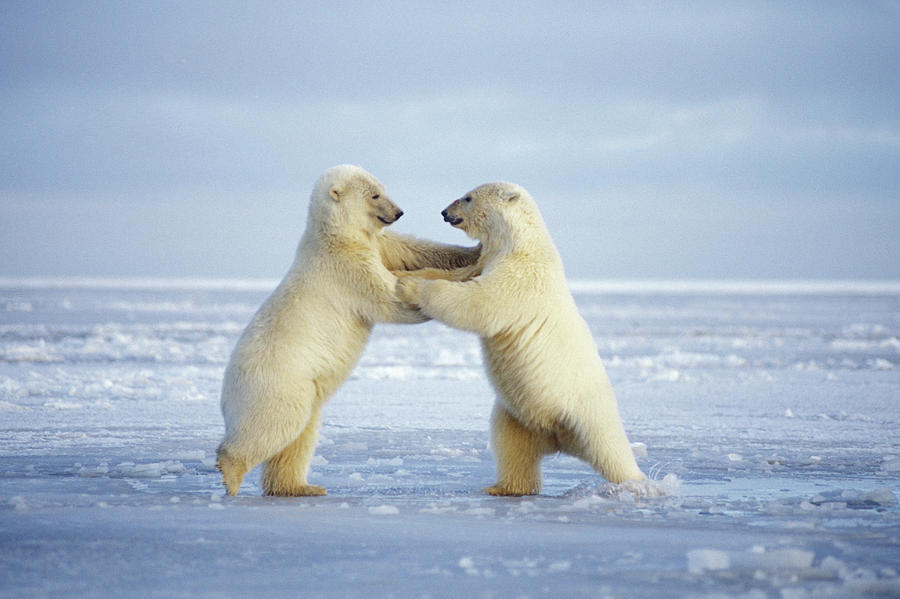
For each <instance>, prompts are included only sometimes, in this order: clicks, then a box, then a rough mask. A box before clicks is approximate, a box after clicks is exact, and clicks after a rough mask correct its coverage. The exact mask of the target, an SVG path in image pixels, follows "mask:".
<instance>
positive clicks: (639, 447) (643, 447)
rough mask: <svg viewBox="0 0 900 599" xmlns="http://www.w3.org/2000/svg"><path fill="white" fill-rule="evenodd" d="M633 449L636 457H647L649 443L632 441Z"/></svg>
mask: <svg viewBox="0 0 900 599" xmlns="http://www.w3.org/2000/svg"><path fill="white" fill-rule="evenodd" d="M631 451H632V453H634V457H636V458H646V457H647V444H646V443H640V442H638V443H632V444H631Z"/></svg>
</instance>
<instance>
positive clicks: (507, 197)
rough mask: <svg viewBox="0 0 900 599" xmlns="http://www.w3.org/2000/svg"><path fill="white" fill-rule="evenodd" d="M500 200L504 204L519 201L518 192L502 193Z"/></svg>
mask: <svg viewBox="0 0 900 599" xmlns="http://www.w3.org/2000/svg"><path fill="white" fill-rule="evenodd" d="M500 199H501V200H503V201H505V202H515V201H516V200H518V199H519V192H518V191H504V192H503V194H502V195H501V196H500Z"/></svg>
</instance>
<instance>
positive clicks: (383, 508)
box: [369, 505, 400, 516]
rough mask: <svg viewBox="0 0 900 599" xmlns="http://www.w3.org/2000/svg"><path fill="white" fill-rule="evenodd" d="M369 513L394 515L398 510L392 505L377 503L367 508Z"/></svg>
mask: <svg viewBox="0 0 900 599" xmlns="http://www.w3.org/2000/svg"><path fill="white" fill-rule="evenodd" d="M369 513H370V514H372V515H373V516H394V515H397V514H399V513H400V510H399V509H397V507H396V506H393V505H377V506H373V507H370V508H369Z"/></svg>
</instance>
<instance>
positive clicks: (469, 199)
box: [463, 196, 472, 202]
mask: <svg viewBox="0 0 900 599" xmlns="http://www.w3.org/2000/svg"><path fill="white" fill-rule="evenodd" d="M463 200H465V201H466V202H471V201H472V196H466V197H464V198H463Z"/></svg>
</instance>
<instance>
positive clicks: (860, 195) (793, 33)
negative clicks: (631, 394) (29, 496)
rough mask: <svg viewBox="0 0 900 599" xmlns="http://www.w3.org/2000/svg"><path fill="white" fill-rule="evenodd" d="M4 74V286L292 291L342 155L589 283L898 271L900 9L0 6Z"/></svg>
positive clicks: (403, 193) (405, 200)
mask: <svg viewBox="0 0 900 599" xmlns="http://www.w3.org/2000/svg"><path fill="white" fill-rule="evenodd" d="M607 4H609V6H606V5H607ZM0 81H2V82H3V83H2V84H0V275H2V276H26V275H85V276H212V277H220V276H237V277H266V278H277V277H280V276H281V275H282V274H283V273H284V271H285V270H286V268H287V267H288V265H289V264H290V261H291V259H292V257H293V253H294V250H295V247H296V244H297V241H298V240H299V238H300V235H301V233H302V231H303V228H304V226H305V218H306V205H307V200H308V196H309V192H310V190H311V188H312V184H313V182H314V181H315V179H316V177H317V176H318V175H319V174H320V173H321V171H323V170H324V169H325V168H327V167H329V166H332V165H334V164H338V163H345V162H347V163H355V164H359V165H361V166H363V167H364V168H366V169H368V170H369V171H371V172H372V173H373V174H374V175H375V176H377V177H378V178H379V179H381V181H382V182H383V183H384V184H385V185H386V187H387V190H388V193H389V194H390V195H391V196H392V198H393V199H394V200H395V201H396V202H397V204H399V205H400V206H401V207H402V208H403V209H404V210H405V211H406V216H404V217H403V218H402V219H401V220H400V221H399V222H398V223H397V224H395V225H394V227H395V228H396V230H398V231H401V232H406V233H414V234H417V235H421V236H425V237H430V238H435V239H440V240H442V241H449V242H457V243H468V240H467V239H466V238H465V236H464V235H463V234H462V233H461V232H459V231H457V230H454V229H452V228H450V227H449V225H446V224H445V223H443V222H442V221H441V217H440V210H441V209H442V208H444V207H445V205H446V204H448V203H449V202H450V201H452V200H453V199H454V198H456V197H459V196H460V195H462V194H463V193H464V192H466V191H467V190H469V189H471V188H473V187H475V186H476V185H479V184H481V183H484V182H487V181H493V180H509V181H514V182H516V183H519V184H521V185H523V186H524V187H526V188H527V189H528V190H529V191H531V193H532V195H533V196H534V197H535V199H536V200H537V202H538V204H539V205H540V206H541V209H542V211H543V213H544V217H545V220H546V221H547V223H548V226H549V228H550V231H551V234H552V235H553V236H554V239H555V240H556V243H557V245H558V246H559V248H560V251H561V253H562V255H563V260H564V262H565V264H566V269H567V273H568V274H569V276H570V277H573V278H574V277H577V278H685V277H690V278H709V277H738V278H773V277H785V278H900V99H898V98H900V3H898V2H895V1H877V0H873V1H871V2H821V1H816V2H809V3H805V2H773V3H765V2H744V3H729V2H722V1H715V2H708V3H707V2H699V3H677V2H658V3H602V2H595V1H590V2H540V3H531V2H523V1H522V0H515V1H511V2H499V3H492V2H485V1H478V2H471V3H468V2H434V3H429V2H408V3H406V2H403V3H397V2H382V3H376V2H360V3H352V2H351V3H345V2H327V3H326V2H310V3H304V2H297V3H294V2H260V3H246V2H223V1H215V2H189V1H176V2H162V1H159V2H120V1H118V0H115V1H111V2H87V1H79V2H68V1H66V2H49V3H47V2H38V1H35V0H28V1H25V2H13V1H9V0H6V1H4V2H3V3H2V4H0Z"/></svg>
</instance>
